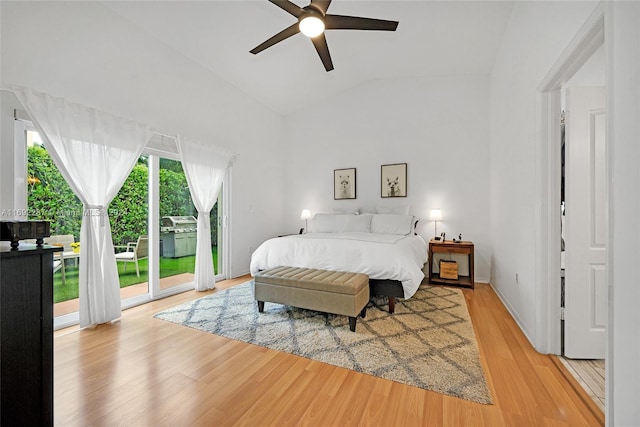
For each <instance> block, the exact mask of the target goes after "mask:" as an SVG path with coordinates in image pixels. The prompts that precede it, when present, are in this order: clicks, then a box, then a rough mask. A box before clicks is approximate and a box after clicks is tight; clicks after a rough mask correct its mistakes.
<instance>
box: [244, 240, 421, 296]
mask: <svg viewBox="0 0 640 427" xmlns="http://www.w3.org/2000/svg"><path fill="white" fill-rule="evenodd" d="M426 261H427V244H426V242H425V241H424V239H423V238H422V237H420V236H416V235H410V236H399V235H394V234H376V233H355V232H354V233H309V234H296V235H292V236H285V237H278V238H274V239H270V240H267V241H266V242H264V243H263V244H262V245H260V246H259V247H258V249H256V250H255V252H254V253H253V255H252V256H251V267H250V269H251V274H256V273H257V272H258V271H260V270H267V269H270V268H273V267H278V266H290V267H302V268H318V269H322V270H334V271H351V272H354V273H365V274H367V275H369V278H370V279H389V280H398V281H400V282H402V287H403V289H404V297H405V298H410V297H411V296H413V294H414V293H415V292H416V291H417V290H418V286H420V282H421V281H422V279H423V278H424V273H423V272H422V267H423V266H424V264H425V262H426Z"/></svg>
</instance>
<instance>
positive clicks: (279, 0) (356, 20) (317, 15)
mask: <svg viewBox="0 0 640 427" xmlns="http://www.w3.org/2000/svg"><path fill="white" fill-rule="evenodd" d="M269 1H270V2H271V3H273V4H275V5H276V6H278V7H279V8H281V9H283V10H284V11H286V12H288V13H289V14H291V15H293V16H295V17H296V18H298V22H296V23H295V24H293V25H291V26H290V27H287V28H285V29H284V30H282V31H280V32H279V33H278V34H276V35H275V36H273V37H271V38H270V39H268V40H266V41H265V42H264V43H261V44H259V45H258V46H256V47H255V48H253V49H252V50H250V52H251V53H253V54H254V55H255V54H256V53H259V52H262V51H263V50H265V49H267V48H269V47H271V46H273V45H274V44H276V43H279V42H281V41H283V40H285V39H288V38H289V37H291V36H293V35H295V34H298V33H299V32H302V33H303V34H304V35H306V36H307V37H309V38H310V39H311V42H312V43H313V46H315V48H316V51H317V52H318V55H320V59H321V60H322V63H323V64H324V68H325V69H326V70H327V71H331V70H333V62H332V61H331V55H330V54H329V46H328V45H327V39H326V38H325V36H324V31H325V30H377V31H395V30H396V28H397V27H398V21H386V20H384V19H373V18H361V17H358V16H343V15H329V14H327V9H329V5H330V4H331V0H311V3H310V4H309V5H308V6H305V7H300V6H297V5H295V4H293V3H291V2H290V1H288V0H269Z"/></svg>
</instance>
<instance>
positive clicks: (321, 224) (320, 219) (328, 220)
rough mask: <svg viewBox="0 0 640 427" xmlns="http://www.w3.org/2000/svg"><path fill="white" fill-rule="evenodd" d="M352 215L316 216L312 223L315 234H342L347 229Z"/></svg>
mask: <svg viewBox="0 0 640 427" xmlns="http://www.w3.org/2000/svg"><path fill="white" fill-rule="evenodd" d="M353 216H355V215H352V214H322V213H319V214H316V215H315V216H314V217H313V221H311V227H310V228H311V230H310V231H311V232H313V233H340V232H341V231H342V230H344V228H345V224H346V222H347V218H348V217H353Z"/></svg>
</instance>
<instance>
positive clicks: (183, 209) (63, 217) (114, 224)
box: [27, 145, 217, 245]
mask: <svg viewBox="0 0 640 427" xmlns="http://www.w3.org/2000/svg"><path fill="white" fill-rule="evenodd" d="M27 173H28V176H29V180H28V206H29V219H39V220H46V221H50V222H51V234H73V235H74V237H75V239H76V241H78V240H79V239H80V224H81V221H82V203H81V202H80V200H79V199H78V198H77V197H76V195H75V194H74V193H73V191H72V190H71V188H70V187H69V185H68V184H67V183H66V181H65V180H64V178H63V177H62V175H61V174H60V172H58V169H57V168H56V166H55V164H54V163H53V161H52V159H51V157H49V154H48V153H47V150H46V149H45V148H44V147H42V146H38V145H34V146H32V147H29V149H28V150H27ZM148 177H149V169H148V167H147V164H146V158H145V157H144V156H143V157H141V158H140V160H139V161H138V164H137V165H136V166H134V168H133V170H132V171H131V173H130V174H129V177H128V178H127V180H126V181H125V183H124V185H123V186H122V188H121V189H120V191H119V192H118V194H117V195H116V197H114V199H113V201H112V202H111V204H110V205H109V218H110V224H111V235H112V239H113V244H114V245H125V244H126V243H127V242H130V241H136V240H137V238H138V236H139V235H142V234H148V233H147V216H148V210H149V199H148ZM159 177H160V217H163V216H169V215H193V216H197V212H196V209H195V207H194V206H193V202H192V200H191V195H190V194H189V186H188V185H187V179H186V176H185V174H184V171H183V170H182V167H181V165H180V162H175V161H171V160H165V159H161V162H160V170H159ZM216 217H217V204H216V206H215V207H214V210H213V211H212V212H211V228H212V234H213V236H212V244H213V245H215V244H216V231H217V227H216Z"/></svg>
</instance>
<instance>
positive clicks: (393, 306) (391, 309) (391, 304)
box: [389, 297, 396, 314]
mask: <svg viewBox="0 0 640 427" xmlns="http://www.w3.org/2000/svg"><path fill="white" fill-rule="evenodd" d="M395 311H396V297H389V313H391V314H393V313H394V312H395Z"/></svg>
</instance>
